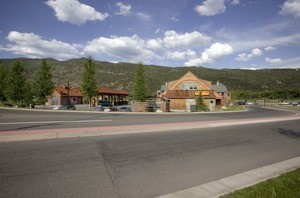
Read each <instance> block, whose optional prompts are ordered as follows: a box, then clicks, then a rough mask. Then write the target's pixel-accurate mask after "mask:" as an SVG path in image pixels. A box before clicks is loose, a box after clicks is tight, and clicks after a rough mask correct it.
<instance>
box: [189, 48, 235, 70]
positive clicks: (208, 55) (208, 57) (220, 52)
mask: <svg viewBox="0 0 300 198" xmlns="http://www.w3.org/2000/svg"><path fill="white" fill-rule="evenodd" d="M232 53H233V49H232V47H231V46H230V45H228V44H222V43H214V44H212V45H211V46H210V48H208V49H206V50H205V51H204V52H202V53H201V57H200V58H194V59H190V60H189V61H187V62H185V65H186V66H197V65H202V64H205V63H208V64H212V63H214V62H215V61H216V60H218V59H221V58H223V57H225V56H228V55H230V54H232Z"/></svg>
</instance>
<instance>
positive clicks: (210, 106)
mask: <svg viewBox="0 0 300 198" xmlns="http://www.w3.org/2000/svg"><path fill="white" fill-rule="evenodd" d="M209 110H210V111H214V110H215V100H210V101H209Z"/></svg>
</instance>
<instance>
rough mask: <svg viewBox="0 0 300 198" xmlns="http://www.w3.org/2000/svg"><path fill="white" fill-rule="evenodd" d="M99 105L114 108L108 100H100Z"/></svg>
mask: <svg viewBox="0 0 300 198" xmlns="http://www.w3.org/2000/svg"><path fill="white" fill-rule="evenodd" d="M98 105H99V106H100V105H101V106H103V107H112V106H113V105H112V103H111V102H109V101H107V100H99V102H98Z"/></svg>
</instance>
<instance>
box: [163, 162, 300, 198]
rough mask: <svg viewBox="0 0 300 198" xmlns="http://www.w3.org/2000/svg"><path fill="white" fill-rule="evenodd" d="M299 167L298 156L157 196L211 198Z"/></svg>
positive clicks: (167, 197)
mask: <svg viewBox="0 0 300 198" xmlns="http://www.w3.org/2000/svg"><path fill="white" fill-rule="evenodd" d="M299 167H300V157H297V158H293V159H289V160H286V161H283V162H279V163H275V164H271V165H268V166H264V167H261V168H257V169H254V170H251V171H247V172H243V173H240V174H237V175H233V176H230V177H226V178H223V179H220V180H216V181H213V182H209V183H206V184H202V185H199V186H195V187H192V188H188V189H185V190H181V191H178V192H174V193H170V194H167V195H162V196H159V197H157V198H212V197H220V196H222V195H225V194H228V193H230V192H233V191H235V190H239V189H242V188H246V187H249V186H252V185H255V184H257V183H260V182H263V181H266V180H268V179H271V178H274V177H278V176H279V175H282V174H284V173H286V172H289V171H292V170H295V169H297V168H299Z"/></svg>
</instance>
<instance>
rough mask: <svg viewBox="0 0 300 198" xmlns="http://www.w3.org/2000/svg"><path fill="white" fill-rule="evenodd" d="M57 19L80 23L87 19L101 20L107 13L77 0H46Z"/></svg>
mask: <svg viewBox="0 0 300 198" xmlns="http://www.w3.org/2000/svg"><path fill="white" fill-rule="evenodd" d="M46 4H47V5H48V6H49V7H51V8H52V9H53V10H54V12H55V16H56V17H57V19H58V20H59V21H63V22H70V23H72V24H75V25H82V24H84V23H86V22H87V21H89V20H90V21H97V20H99V21H103V20H105V19H106V18H107V17H108V16H109V14H107V13H100V12H97V11H96V10H95V9H94V8H93V7H91V6H88V5H86V4H82V3H80V2H79V1H78V0H48V1H47V2H46Z"/></svg>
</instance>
